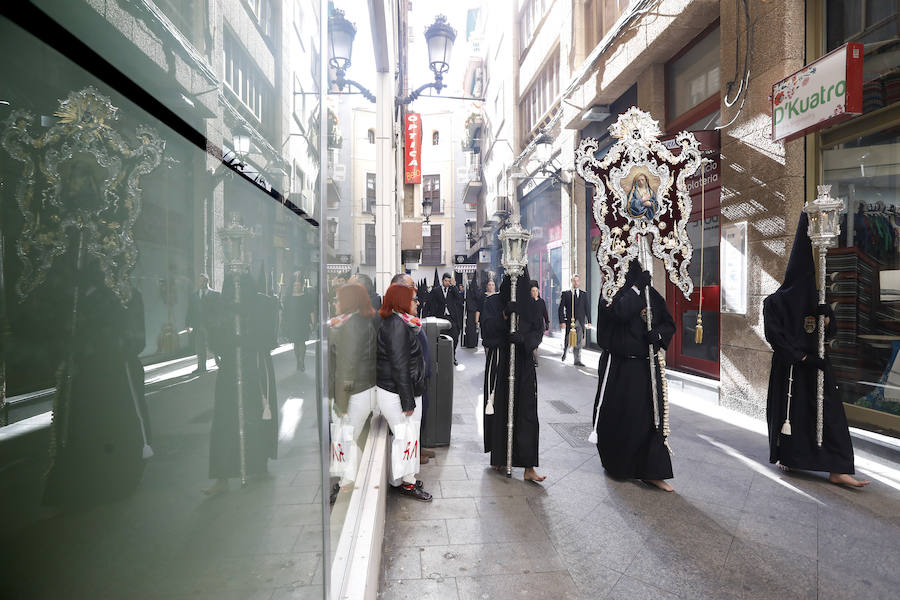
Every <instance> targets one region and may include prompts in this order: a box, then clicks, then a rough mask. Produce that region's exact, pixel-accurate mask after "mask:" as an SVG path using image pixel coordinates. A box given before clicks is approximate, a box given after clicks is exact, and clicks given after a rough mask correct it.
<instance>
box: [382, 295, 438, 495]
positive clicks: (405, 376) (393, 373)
mask: <svg viewBox="0 0 900 600" xmlns="http://www.w3.org/2000/svg"><path fill="white" fill-rule="evenodd" d="M417 306H418V298H416V293H415V290H414V289H413V288H412V287H407V286H406V285H400V284H393V285H391V286H390V287H389V288H388V289H387V292H386V293H385V295H384V298H383V300H382V304H381V310H380V311H379V315H380V316H381V318H382V321H381V328H380V329H379V330H378V343H377V361H378V362H377V369H376V380H377V385H378V407H379V409H380V410H381V414H382V415H384V418H385V420H387V422H388V425H389V426H390V428H391V433H393V434H394V435H397V429H398V427H399V426H400V425H401V424H402V425H405V428H404V429H407V430H408V429H409V428H410V427H418V426H419V424H420V423H421V419H422V402H421V396H422V393H423V392H424V391H425V360H424V356H423V353H422V346H421V344H420V343H419V337H418V334H419V331H420V330H421V328H422V322H421V321H420V320H419V318H418V317H416V316H414V315H415V313H416V311H417ZM416 438H418V436H417V435H416ZM415 457H416V460H418V458H417V457H418V453H417V449H416V454H415ZM392 460H393V459H392ZM391 485H392V486H395V487H397V488H398V489H399V491H400V493H402V494H404V495H406V496H410V497H411V498H414V499H416V500H421V501H423V502H429V501H430V500H431V494H429V493H428V492H426V491H425V490H424V489H423V486H422V484H421V483H420V482H419V481H418V480H417V479H416V477H415V474H409V475H404V476H403V477H402V478H401V479H392V481H391Z"/></svg>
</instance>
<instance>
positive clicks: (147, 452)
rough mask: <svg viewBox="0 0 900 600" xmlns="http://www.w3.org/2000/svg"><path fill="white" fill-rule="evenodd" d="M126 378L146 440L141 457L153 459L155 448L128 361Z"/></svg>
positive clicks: (142, 433) (143, 436)
mask: <svg viewBox="0 0 900 600" xmlns="http://www.w3.org/2000/svg"><path fill="white" fill-rule="evenodd" d="M142 376H143V375H142ZM125 378H126V379H127V380H128V389H129V390H131V400H132V402H134V412H135V413H136V414H137V418H138V423H140V425H141V438H142V439H143V440H144V447H143V449H141V456H142V457H144V458H152V457H153V448H152V447H151V446H150V444H149V443H148V441H147V429H146V427H145V426H144V415H142V414H141V406H140V404H139V403H138V397H137V392H136V391H135V389H134V381H133V380H132V379H131V368H130V367H129V366H128V361H125Z"/></svg>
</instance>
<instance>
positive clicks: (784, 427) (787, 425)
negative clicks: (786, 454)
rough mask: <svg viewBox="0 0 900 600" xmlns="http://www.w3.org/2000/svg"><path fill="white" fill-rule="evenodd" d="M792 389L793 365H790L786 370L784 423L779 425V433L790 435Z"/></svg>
mask: <svg viewBox="0 0 900 600" xmlns="http://www.w3.org/2000/svg"><path fill="white" fill-rule="evenodd" d="M793 389H794V365H791V369H790V371H788V392H787V413H786V414H785V416H784V425H782V426H781V433H783V434H784V435H791V393H792V392H793Z"/></svg>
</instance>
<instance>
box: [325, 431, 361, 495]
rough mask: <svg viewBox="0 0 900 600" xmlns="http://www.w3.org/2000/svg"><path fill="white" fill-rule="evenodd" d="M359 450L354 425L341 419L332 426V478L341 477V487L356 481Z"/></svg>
mask: <svg viewBox="0 0 900 600" xmlns="http://www.w3.org/2000/svg"><path fill="white" fill-rule="evenodd" d="M358 468H359V448H357V447H356V441H354V439H353V425H350V424H348V423H347V422H346V421H345V420H344V419H341V420H339V421H337V422H335V423H332V424H331V469H330V472H331V476H332V477H340V478H341V482H340V484H341V485H344V484H346V483H350V482H352V481H354V480H355V479H356V470H357V469H358Z"/></svg>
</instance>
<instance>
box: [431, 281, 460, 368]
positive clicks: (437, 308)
mask: <svg viewBox="0 0 900 600" xmlns="http://www.w3.org/2000/svg"><path fill="white" fill-rule="evenodd" d="M425 309H426V311H427V313H428V316H429V317H439V318H441V319H447V320H448V321H450V337H452V338H453V364H454V365H455V364H457V362H456V345H457V344H458V343H459V328H460V324H461V323H462V302H460V298H459V292H458V291H456V286H454V285H453V278H452V277H450V273H444V276H443V277H442V278H441V285H440V287H438V288H435V289H433V290H431V296H430V297H429V298H428V304H427V305H426V307H425Z"/></svg>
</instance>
